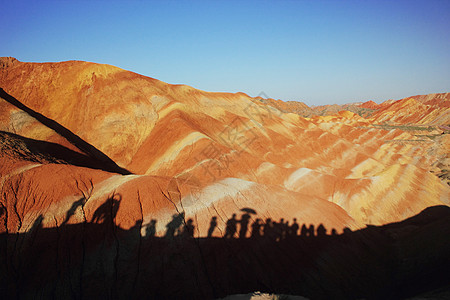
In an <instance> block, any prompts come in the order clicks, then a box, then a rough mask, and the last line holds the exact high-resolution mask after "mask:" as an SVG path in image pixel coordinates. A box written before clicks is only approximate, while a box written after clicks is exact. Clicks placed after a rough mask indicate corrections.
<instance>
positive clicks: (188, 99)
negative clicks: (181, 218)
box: [0, 58, 450, 236]
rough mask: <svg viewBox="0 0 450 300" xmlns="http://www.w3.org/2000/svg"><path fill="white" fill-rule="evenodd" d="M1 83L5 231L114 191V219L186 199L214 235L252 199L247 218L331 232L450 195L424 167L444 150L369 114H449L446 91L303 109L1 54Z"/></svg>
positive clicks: (65, 214)
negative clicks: (308, 112) (306, 112)
mask: <svg viewBox="0 0 450 300" xmlns="http://www.w3.org/2000/svg"><path fill="white" fill-rule="evenodd" d="M0 87H1V88H2V89H3V90H4V92H3V93H2V99H0V131H1V132H0V133H1V134H0V137H1V143H0V145H1V147H2V148H1V158H0V159H1V164H0V174H1V181H0V190H1V192H2V193H1V195H2V197H1V205H2V207H3V209H4V210H5V211H6V212H7V213H2V215H1V216H0V218H2V219H3V221H2V222H1V224H0V226H2V227H1V231H2V232H4V231H8V232H24V231H27V230H29V228H31V226H33V224H35V222H36V221H37V220H38V221H39V222H41V221H42V224H43V226H44V227H55V226H58V224H63V223H64V224H72V223H80V222H83V221H92V220H93V219H94V218H95V216H94V214H95V211H96V210H97V209H98V208H99V207H101V205H102V204H103V203H105V201H106V199H108V197H109V198H110V199H111V198H114V199H118V200H120V202H119V203H120V206H119V208H118V211H117V215H116V219H115V222H116V224H117V225H118V226H120V227H122V228H124V229H127V228H130V227H132V226H135V225H136V224H138V223H140V220H142V224H140V226H141V227H142V232H144V230H145V229H144V227H145V226H147V225H148V224H149V223H150V222H151V220H152V219H156V220H157V224H156V229H157V232H158V233H159V234H163V233H164V231H165V230H166V225H167V224H168V223H169V222H170V221H171V220H172V216H173V215H174V214H176V213H179V212H182V211H184V212H185V214H186V218H193V219H194V223H195V226H196V232H195V235H196V236H205V235H206V233H207V229H208V226H209V221H210V219H211V218H212V217H213V216H217V217H218V230H216V231H215V232H214V234H213V235H215V236H219V235H221V234H222V233H223V230H224V228H225V222H226V220H227V219H228V218H229V217H230V216H231V215H232V214H233V213H237V214H238V215H239V214H240V209H242V208H244V207H248V208H252V209H254V210H256V212H257V214H256V215H252V218H263V219H265V218H272V219H275V220H278V219H280V218H285V219H287V220H289V221H291V220H292V219H293V218H297V219H298V220H299V222H300V223H306V224H317V225H318V224H320V223H322V224H324V225H325V227H326V228H327V229H328V230H331V228H336V229H337V230H338V231H339V232H340V231H342V229H343V228H344V227H350V228H352V229H357V228H361V227H364V226H365V225H366V224H385V223H387V222H394V221H399V220H403V219H405V218H407V217H410V216H413V215H415V214H417V213H419V212H420V211H422V210H423V209H424V208H426V207H429V206H431V205H442V204H444V205H449V204H450V202H449V195H450V188H449V186H448V185H447V184H446V183H445V182H444V181H442V180H441V179H440V178H439V177H438V176H436V175H435V174H433V173H432V172H431V171H433V172H435V171H436V169H437V167H436V162H437V161H438V160H439V159H442V157H443V156H446V155H447V153H446V152H448V151H445V150H444V153H443V152H442V149H441V148H440V151H437V150H436V147H437V146H436V141H435V140H433V139H431V138H429V137H421V136H417V135H415V134H413V133H414V132H410V131H408V130H404V128H403V129H402V128H395V127H392V126H391V127H388V128H386V127H383V126H373V124H382V122H384V121H386V120H387V119H389V120H392V121H398V122H418V123H420V124H431V125H434V124H443V123H442V122H444V123H445V122H447V123H448V113H449V106H448V102H449V99H448V94H446V95H447V96H445V97H443V98H439V99H440V100H439V101H436V100H434V99H435V98H433V96H431V97H430V98H427V97H424V98H426V99H428V100H427V101H425V102H423V101H421V99H422V98H420V99H415V98H411V99H407V100H400V101H396V102H393V103H392V104H390V105H389V106H383V107H382V108H378V107H377V109H378V111H376V112H375V114H374V115H373V116H372V117H371V118H370V119H365V118H363V117H360V116H359V115H357V114H355V113H352V112H349V111H342V112H339V113H336V114H335V115H331V116H312V117H311V118H303V117H301V116H300V115H298V114H295V113H288V112H286V110H284V111H283V112H282V111H280V110H279V109H277V108H276V107H277V106H275V105H273V106H272V105H271V104H270V103H271V102H270V101H261V99H260V98H251V97H249V96H247V95H246V94H243V93H236V94H231V93H210V92H204V91H200V90H197V89H194V88H192V87H189V86H185V85H171V84H167V83H164V82H161V81H158V80H156V79H153V78H149V77H145V76H142V75H139V74H136V73H132V72H129V71H125V70H122V69H119V68H116V67H113V66H109V65H100V64H95V63H88V62H81V61H68V62H61V63H23V62H19V61H17V60H15V59H11V58H2V59H1V63H0ZM8 95H10V96H12V97H13V98H15V99H17V100H18V101H19V102H20V103H21V104H22V105H24V107H22V106H20V105H18V104H17V103H15V102H14V101H12V100H11V98H8V97H9V96H8ZM278 106H280V105H278ZM372 106H373V105H372ZM372 106H371V107H372ZM436 107H438V108H436ZM412 109H414V110H415V111H418V112H417V114H415V115H414V116H413V117H412V116H411V112H412ZM34 113H38V114H34ZM419 115H420V116H419ZM45 120H51V121H54V122H53V123H52V122H46V121H45ZM445 120H447V121H445ZM55 124H56V125H55ZM61 128H62V129H61ZM447 150H448V148H447Z"/></svg>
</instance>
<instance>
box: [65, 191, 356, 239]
mask: <svg viewBox="0 0 450 300" xmlns="http://www.w3.org/2000/svg"><path fill="white" fill-rule="evenodd" d="M121 200H122V197H121V195H120V194H114V195H113V196H111V197H109V198H108V199H107V200H106V201H105V202H104V203H103V204H102V205H100V206H99V207H98V208H97V209H96V210H95V212H94V214H93V217H92V220H91V222H92V223H105V224H108V223H113V220H114V219H115V217H116V215H117V212H118V210H119V206H120V203H121ZM85 202H86V201H85V200H84V199H83V198H82V199H80V200H78V201H75V202H74V203H73V205H72V206H71V208H70V209H69V210H68V211H67V214H66V217H65V219H64V221H63V223H62V225H64V224H66V223H67V222H68V221H69V219H70V218H71V217H72V216H73V215H74V214H75V212H76V210H77V209H78V208H79V207H81V206H83V205H84V204H85ZM241 212H242V215H241V216H240V217H239V219H238V218H237V214H233V215H232V216H231V218H229V219H228V220H227V221H225V232H222V231H221V230H220V229H219V228H218V220H217V216H213V217H212V218H211V220H210V223H209V229H208V231H207V232H206V236H207V237H217V236H220V237H223V238H226V239H232V238H240V239H242V238H248V237H249V238H261V237H266V238H270V239H273V240H277V241H279V240H282V239H286V238H293V237H314V236H319V237H321V236H326V235H327V229H326V228H325V226H324V225H323V224H320V225H318V226H317V228H315V226H314V225H313V224H310V225H307V224H303V225H301V226H300V224H299V223H298V222H297V219H296V218H294V219H293V221H292V223H289V221H288V220H285V219H284V218H281V219H280V220H279V221H275V220H272V219H271V218H267V219H266V220H265V221H263V220H262V219H261V218H253V220H252V217H251V215H256V214H257V213H256V211H255V210H254V209H252V208H242V209H241ZM142 223H143V220H138V221H137V222H136V225H135V226H139V227H142ZM156 224H157V220H156V219H152V220H151V221H150V222H149V223H148V224H147V225H145V226H144V227H145V229H144V233H145V237H149V238H151V237H155V236H156V235H157V226H156ZM165 227H166V230H165V233H164V237H167V238H173V237H188V238H189V237H194V234H195V225H194V220H193V219H192V218H189V219H187V220H186V219H185V213H184V212H180V213H177V214H174V215H173V216H172V220H171V221H170V222H169V223H167V224H166V226H165ZM345 232H350V229H348V228H345V229H344V233H345ZM198 235H199V236H200V235H202V234H200V233H199V234H198ZM330 235H332V236H333V235H337V231H336V229H332V230H331V231H330Z"/></svg>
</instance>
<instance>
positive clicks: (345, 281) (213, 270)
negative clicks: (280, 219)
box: [0, 195, 450, 299]
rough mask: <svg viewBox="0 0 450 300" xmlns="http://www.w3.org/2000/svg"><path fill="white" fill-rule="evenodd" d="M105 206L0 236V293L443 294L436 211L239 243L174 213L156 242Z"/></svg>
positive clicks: (265, 234) (264, 233)
mask: <svg viewBox="0 0 450 300" xmlns="http://www.w3.org/2000/svg"><path fill="white" fill-rule="evenodd" d="M110 199H111V201H110V202H107V204H106V206H104V207H101V208H99V209H98V210H97V211H96V215H98V218H97V219H96V222H91V223H88V222H85V223H81V224H72V225H69V224H59V225H58V226H57V227H53V228H43V227H42V224H41V223H40V221H39V218H38V221H37V222H35V224H34V225H33V226H32V227H31V228H30V229H29V230H28V231H27V232H26V233H20V234H13V233H10V234H8V233H4V234H2V235H1V236H0V239H1V242H0V247H1V252H2V256H1V259H2V261H1V267H0V268H1V272H0V274H2V276H3V278H2V280H1V286H0V290H2V295H8V296H9V297H12V298H21V299H36V297H38V298H41V297H42V298H64V299H79V298H84V299H103V298H112V299H130V298H139V299H175V298H177V299H181V298H182V299H214V298H218V297H224V296H226V295H229V294H239V293H249V292H253V291H261V292H267V293H274V292H276V293H283V294H291V295H302V296H305V297H308V298H310V299H360V298H366V299H399V298H404V297H410V296H414V295H417V294H419V293H421V292H423V291H427V290H433V289H437V288H439V287H445V284H447V283H448V282H447V279H448V278H449V275H450V271H449V267H450V259H449V257H448V253H449V252H450V242H449V240H448V236H449V234H450V208H448V207H446V206H438V207H431V208H427V209H426V210H424V211H423V212H421V213H420V214H419V215H417V216H414V217H412V218H409V219H407V220H404V221H402V222H399V223H393V224H388V225H384V226H369V227H367V228H365V229H361V230H358V231H355V232H351V231H349V230H347V231H345V232H344V233H343V234H340V235H335V234H334V233H332V231H331V228H324V227H323V226H321V225H319V224H315V225H316V229H315V230H314V229H313V231H303V230H301V229H300V228H297V231H295V232H294V231H284V232H283V230H282V231H280V232H277V227H276V226H274V227H272V229H271V230H272V231H269V230H268V229H267V228H266V227H267V226H266V224H267V223H261V229H260V231H259V232H258V234H257V235H256V234H255V231H254V230H253V231H252V230H251V229H250V228H249V230H248V231H249V234H248V236H247V237H246V238H242V237H239V232H240V231H241V228H240V226H239V225H238V226H237V232H236V233H235V234H233V235H232V236H230V237H228V238H226V237H225V238H208V237H201V238H193V237H192V233H193V231H195V230H196V227H195V222H192V221H191V220H185V219H184V218H183V216H181V215H180V218H179V217H176V218H179V221H180V222H179V223H177V222H174V221H173V220H172V222H169V223H168V224H166V228H167V230H166V232H165V236H163V237H159V236H154V233H153V231H152V230H151V228H150V229H148V227H147V229H146V228H145V227H142V220H138V221H136V224H135V226H133V227H131V228H130V229H128V230H124V229H122V228H120V227H118V226H116V225H115V222H114V220H115V212H116V209H117V208H118V207H116V208H114V207H115V206H118V205H120V199H121V198H120V195H114V196H112V197H111V198H110ZM68 213H69V212H68ZM2 217H3V216H2ZM68 217H69V215H68ZM174 218H175V216H174ZM174 220H175V219H174ZM155 222H158V221H157V220H155ZM175 223H176V224H175ZM299 225H300V226H299V227H302V226H301V223H300V224H299ZM306 225H307V226H308V227H309V224H306ZM171 226H174V227H171ZM175 229H176V231H174V232H175V234H174V235H172V234H171V233H170V232H172V230H175ZM191 230H192V231H191ZM250 231H252V232H253V234H252V235H251V236H250ZM141 233H142V234H141ZM198 234H199V235H203V236H205V235H206V232H205V233H198ZM332 234H333V235H332ZM36 258H38V259H36ZM6 274H8V275H7V276H6ZM5 293H6V294H5Z"/></svg>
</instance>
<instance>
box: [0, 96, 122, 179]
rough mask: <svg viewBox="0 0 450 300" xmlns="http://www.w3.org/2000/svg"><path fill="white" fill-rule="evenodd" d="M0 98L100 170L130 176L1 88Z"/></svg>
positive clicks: (68, 131) (111, 161)
mask: <svg viewBox="0 0 450 300" xmlns="http://www.w3.org/2000/svg"><path fill="white" fill-rule="evenodd" d="M0 98H2V99H3V100H5V101H6V102H8V103H10V104H11V105H14V106H15V107H17V108H19V109H21V110H23V111H24V112H26V113H27V114H29V115H30V116H31V117H33V118H35V119H36V120H38V121H39V122H41V123H42V124H44V125H45V126H47V127H49V128H50V129H52V130H54V131H55V132H56V133H58V134H59V135H60V136H62V137H63V138H65V139H66V140H67V141H68V142H70V143H71V144H73V145H74V146H76V147H77V148H78V149H80V150H81V151H82V152H84V153H86V154H87V155H88V156H89V157H91V158H92V159H94V160H96V161H98V163H99V164H102V165H103V168H102V170H104V171H108V172H114V173H119V174H122V175H129V174H131V172H130V171H128V170H126V169H124V168H122V167H119V166H118V165H117V164H116V163H115V162H114V161H113V160H112V159H111V158H109V157H108V156H107V155H106V154H105V153H103V152H101V151H100V150H98V149H97V148H95V147H94V146H93V145H91V144H89V143H87V142H86V141H84V140H83V139H82V138H80V137H79V136H78V135H76V134H75V133H73V132H72V131H70V130H69V129H67V128H65V127H64V126H62V125H61V124H59V123H58V122H56V121H55V120H52V119H49V118H47V117H46V116H44V115H42V114H41V113H39V112H37V111H35V110H33V109H31V108H29V107H28V106H26V105H24V104H23V103H21V102H20V101H19V100H17V99H16V98H14V97H13V96H11V95H10V94H8V93H7V92H5V91H4V90H3V89H2V88H0Z"/></svg>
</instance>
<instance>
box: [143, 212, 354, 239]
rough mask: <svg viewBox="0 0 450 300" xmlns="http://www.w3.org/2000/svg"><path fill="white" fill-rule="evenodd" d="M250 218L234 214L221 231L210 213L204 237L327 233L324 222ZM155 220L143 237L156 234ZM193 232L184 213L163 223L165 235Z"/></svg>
mask: <svg viewBox="0 0 450 300" xmlns="http://www.w3.org/2000/svg"><path fill="white" fill-rule="evenodd" d="M250 220H251V216H250V214H249V213H243V214H242V215H241V216H240V219H237V215H236V214H233V215H232V216H231V218H229V219H228V220H227V221H226V223H225V224H226V226H225V232H221V231H219V229H218V228H217V225H218V223H217V216H213V217H212V218H211V221H210V223H209V229H208V231H207V235H206V236H207V237H208V238H211V237H213V236H216V237H217V236H219V237H223V238H225V239H232V238H239V239H243V238H262V237H265V238H269V239H273V240H276V241H280V240H283V239H288V238H295V237H314V236H318V237H324V236H326V235H327V229H326V228H325V226H324V225H323V224H320V225H319V226H318V227H317V228H315V226H314V225H313V224H310V225H309V226H308V225H307V224H303V225H302V226H301V227H300V225H299V223H298V222H297V219H296V218H294V219H293V221H292V223H291V224H290V223H289V221H287V220H285V219H284V218H281V219H280V220H279V221H278V222H277V221H274V220H272V219H271V218H267V219H266V220H265V221H263V220H262V219H261V218H256V219H254V220H253V222H250ZM156 223H157V220H155V219H152V220H151V221H150V223H149V224H147V225H146V226H145V237H148V238H152V237H155V236H156V233H157V230H156ZM250 223H251V224H250ZM216 232H217V233H216ZM344 232H350V229H349V228H345V229H344ZM194 233H195V225H194V220H193V219H192V218H189V219H188V220H187V221H185V214H184V212H181V213H178V214H174V215H173V216H172V220H171V221H170V222H169V223H168V224H167V225H166V231H165V234H164V237H167V238H173V237H186V238H193V237H194ZM199 235H200V234H199ZM330 235H332V236H335V235H337V231H336V229H334V228H333V229H332V230H331V232H330Z"/></svg>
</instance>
